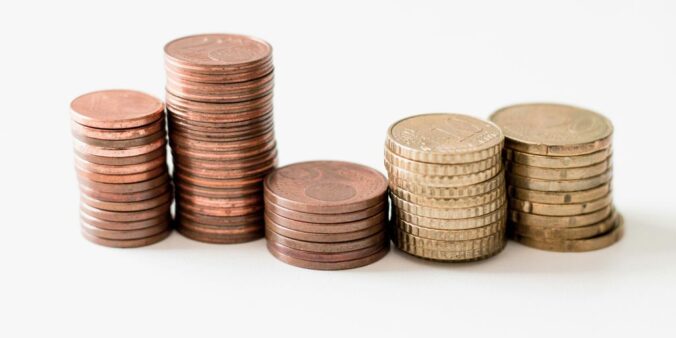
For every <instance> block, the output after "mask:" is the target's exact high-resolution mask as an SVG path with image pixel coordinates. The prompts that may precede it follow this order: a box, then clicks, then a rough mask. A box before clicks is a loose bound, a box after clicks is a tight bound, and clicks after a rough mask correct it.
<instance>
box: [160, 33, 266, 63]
mask: <svg viewBox="0 0 676 338" xmlns="http://www.w3.org/2000/svg"><path fill="white" fill-rule="evenodd" d="M164 52H165V54H166V55H167V56H168V57H170V58H172V59H175V60H177V61H179V62H185V63H189V64H194V65H206V66H228V65H240V64H247V63H251V62H255V61H258V60H262V59H265V58H266V57H269V56H270V54H271V52H272V47H270V45H269V44H268V43H266V42H265V41H262V40H259V39H256V38H253V37H249V36H244V35H236V34H201V35H193V36H186V37H183V38H179V39H176V40H173V41H171V42H169V43H167V44H166V46H164Z"/></svg>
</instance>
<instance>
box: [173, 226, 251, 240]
mask: <svg viewBox="0 0 676 338" xmlns="http://www.w3.org/2000/svg"><path fill="white" fill-rule="evenodd" d="M176 231H178V232H179V233H180V234H181V235H183V236H185V237H187V238H190V239H192V240H195V241H199V242H205V243H211V244H237V243H245V242H251V241H255V240H257V239H260V238H262V237H263V235H264V234H263V231H259V232H252V233H247V234H241V235H214V234H210V233H202V232H199V231H195V230H193V229H190V228H186V227H182V226H178V227H177V228H176Z"/></svg>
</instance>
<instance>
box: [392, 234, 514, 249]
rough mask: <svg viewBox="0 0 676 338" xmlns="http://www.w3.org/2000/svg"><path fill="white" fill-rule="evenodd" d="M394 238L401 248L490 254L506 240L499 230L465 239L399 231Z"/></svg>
mask: <svg viewBox="0 0 676 338" xmlns="http://www.w3.org/2000/svg"><path fill="white" fill-rule="evenodd" d="M393 240H394V242H395V243H397V246H398V247H400V248H402V247H407V248H411V247H418V248H425V249H429V250H436V251H456V252H472V251H484V252H483V253H484V254H488V253H489V252H491V251H494V250H496V249H497V248H498V247H501V246H502V245H503V244H502V243H503V242H504V241H505V236H504V233H503V232H499V233H495V234H492V235H488V236H486V237H481V238H476V239H469V240H464V241H440V240H434V239H427V238H422V237H418V236H415V235H412V234H409V233H406V232H401V231H398V232H397V233H396V234H395V236H394V239H393Z"/></svg>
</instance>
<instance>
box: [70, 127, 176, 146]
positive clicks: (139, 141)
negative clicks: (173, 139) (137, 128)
mask: <svg viewBox="0 0 676 338" xmlns="http://www.w3.org/2000/svg"><path fill="white" fill-rule="evenodd" d="M73 136H74V137H75V138H76V139H77V140H78V141H80V142H82V143H85V144H88V145H90V146H96V147H102V148H109V149H126V148H133V147H140V146H143V145H146V144H149V143H152V142H155V141H157V140H159V139H161V138H165V137H166V136H167V133H166V132H165V131H164V130H160V131H158V132H156V133H154V134H151V135H148V136H143V137H140V138H135V139H131V140H100V139H96V138H91V137H86V136H81V135H77V134H73Z"/></svg>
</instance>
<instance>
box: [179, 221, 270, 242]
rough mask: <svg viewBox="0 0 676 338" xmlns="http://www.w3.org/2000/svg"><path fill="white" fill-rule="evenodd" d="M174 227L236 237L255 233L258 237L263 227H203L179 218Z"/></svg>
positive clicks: (257, 224)
mask: <svg viewBox="0 0 676 338" xmlns="http://www.w3.org/2000/svg"><path fill="white" fill-rule="evenodd" d="M176 226H177V227H180V228H187V229H189V230H192V231H194V232H198V233H202V234H205V235H212V236H217V237H218V236H238V235H247V234H251V233H256V234H257V235H258V236H260V234H261V232H263V225H262V224H261V223H251V224H245V225H239V226H229V227H217V226H210V225H204V224H201V223H198V222H193V221H191V220H190V219H188V218H181V219H180V220H177V221H176Z"/></svg>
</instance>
